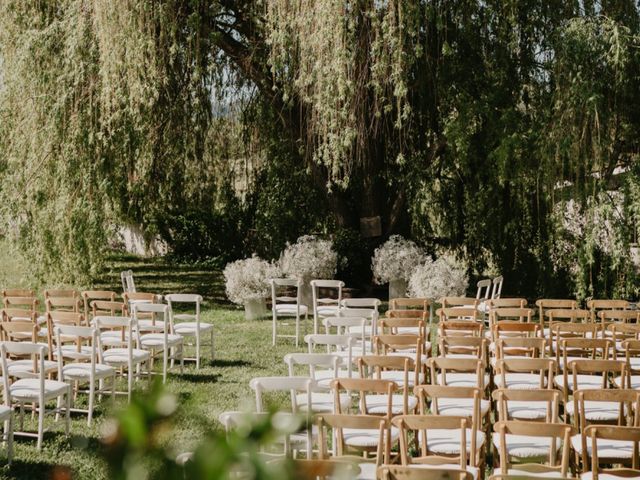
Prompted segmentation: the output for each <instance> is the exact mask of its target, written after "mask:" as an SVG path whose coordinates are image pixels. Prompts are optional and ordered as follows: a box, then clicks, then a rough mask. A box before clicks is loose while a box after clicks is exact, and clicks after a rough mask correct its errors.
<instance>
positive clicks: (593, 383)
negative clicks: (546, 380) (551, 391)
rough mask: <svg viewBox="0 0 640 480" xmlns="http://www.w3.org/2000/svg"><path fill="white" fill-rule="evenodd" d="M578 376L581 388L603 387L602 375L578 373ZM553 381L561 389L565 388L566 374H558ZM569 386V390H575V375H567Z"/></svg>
mask: <svg viewBox="0 0 640 480" xmlns="http://www.w3.org/2000/svg"><path fill="white" fill-rule="evenodd" d="M577 378H578V388H580V389H583V390H585V389H596V390H597V389H599V388H602V377H601V376H599V375H583V374H580V375H577ZM553 383H555V385H556V386H557V387H558V388H559V389H560V390H563V389H564V376H563V375H556V376H555V377H553ZM567 386H568V387H569V391H570V392H573V391H574V389H575V388H574V386H573V375H567Z"/></svg>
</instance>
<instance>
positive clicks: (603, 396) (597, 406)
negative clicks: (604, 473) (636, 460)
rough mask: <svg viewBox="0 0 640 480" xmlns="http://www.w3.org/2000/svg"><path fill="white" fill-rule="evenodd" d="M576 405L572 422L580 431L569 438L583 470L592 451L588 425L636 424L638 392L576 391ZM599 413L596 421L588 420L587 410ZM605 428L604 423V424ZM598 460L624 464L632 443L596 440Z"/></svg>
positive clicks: (638, 402) (627, 459) (630, 451)
mask: <svg viewBox="0 0 640 480" xmlns="http://www.w3.org/2000/svg"><path fill="white" fill-rule="evenodd" d="M574 402H575V404H576V407H575V409H576V412H577V415H576V421H575V422H574V424H575V425H577V426H578V427H579V431H580V433H577V434H576V435H574V436H573V437H572V438H571V443H572V446H573V450H574V451H575V452H576V455H577V461H581V462H582V468H583V469H584V470H586V469H587V468H589V465H591V463H590V462H589V459H590V457H591V456H592V454H593V445H592V443H591V438H590V437H591V430H589V428H590V424H593V423H595V424H597V425H598V426H603V424H605V423H606V424H609V425H617V426H620V427H625V426H628V427H631V426H634V427H637V426H638V425H639V424H638V413H639V412H640V392H637V391H635V390H613V389H609V390H578V391H577V392H576V394H575V395H574ZM590 410H591V411H592V412H599V413H600V415H599V417H598V419H597V420H590V419H589V418H588V417H589V411H590ZM605 427H606V425H605ZM597 457H598V458H597V460H598V461H601V460H602V461H604V462H605V463H626V462H629V461H630V460H631V459H632V457H633V446H632V445H629V443H626V445H625V442H620V441H614V440H607V441H603V442H598V445H597Z"/></svg>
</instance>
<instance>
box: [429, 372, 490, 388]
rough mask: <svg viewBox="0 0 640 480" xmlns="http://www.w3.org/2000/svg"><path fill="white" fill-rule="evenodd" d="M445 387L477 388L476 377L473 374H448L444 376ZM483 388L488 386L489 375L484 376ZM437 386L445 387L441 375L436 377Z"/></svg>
mask: <svg viewBox="0 0 640 480" xmlns="http://www.w3.org/2000/svg"><path fill="white" fill-rule="evenodd" d="M445 378H446V380H447V383H446V385H448V386H450V387H478V386H479V385H478V375H477V374H475V373H449V372H447V375H446V377H445ZM483 381H484V386H487V385H489V375H488V374H486V373H485V374H484V379H483ZM438 385H445V383H444V381H443V378H442V373H440V374H439V375H438Z"/></svg>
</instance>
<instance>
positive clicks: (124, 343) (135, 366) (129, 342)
mask: <svg viewBox="0 0 640 480" xmlns="http://www.w3.org/2000/svg"><path fill="white" fill-rule="evenodd" d="M93 323H94V326H95V327H96V328H97V329H98V331H99V332H100V338H101V340H100V342H101V345H103V346H104V342H102V335H103V334H108V336H107V338H108V340H109V343H108V346H107V348H105V349H103V351H102V363H104V364H105V365H111V366H112V367H114V368H116V369H118V370H120V371H121V372H122V374H124V371H125V370H126V372H127V392H126V393H127V399H128V401H131V392H132V390H133V380H134V378H138V377H140V376H141V375H142V372H141V368H142V366H143V365H145V364H146V372H145V373H146V375H147V376H148V377H149V378H151V377H150V370H149V359H150V353H149V352H148V351H146V350H142V349H140V348H135V347H134V326H135V320H134V319H133V318H131V317H111V316H106V315H98V316H96V317H94V319H93ZM114 333H115V334H116V335H114ZM136 347H137V343H136ZM116 393H117V394H119V393H123V392H116Z"/></svg>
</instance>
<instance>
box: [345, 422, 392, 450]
mask: <svg viewBox="0 0 640 480" xmlns="http://www.w3.org/2000/svg"><path fill="white" fill-rule="evenodd" d="M342 435H343V437H344V443H345V444H347V445H349V446H351V447H360V448H367V447H375V446H377V445H378V442H379V441H380V431H379V430H378V429H361V428H343V429H342ZM390 437H391V443H392V444H393V443H395V442H396V441H397V440H398V438H399V437H400V431H399V430H398V429H397V428H396V427H391V435H390Z"/></svg>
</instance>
